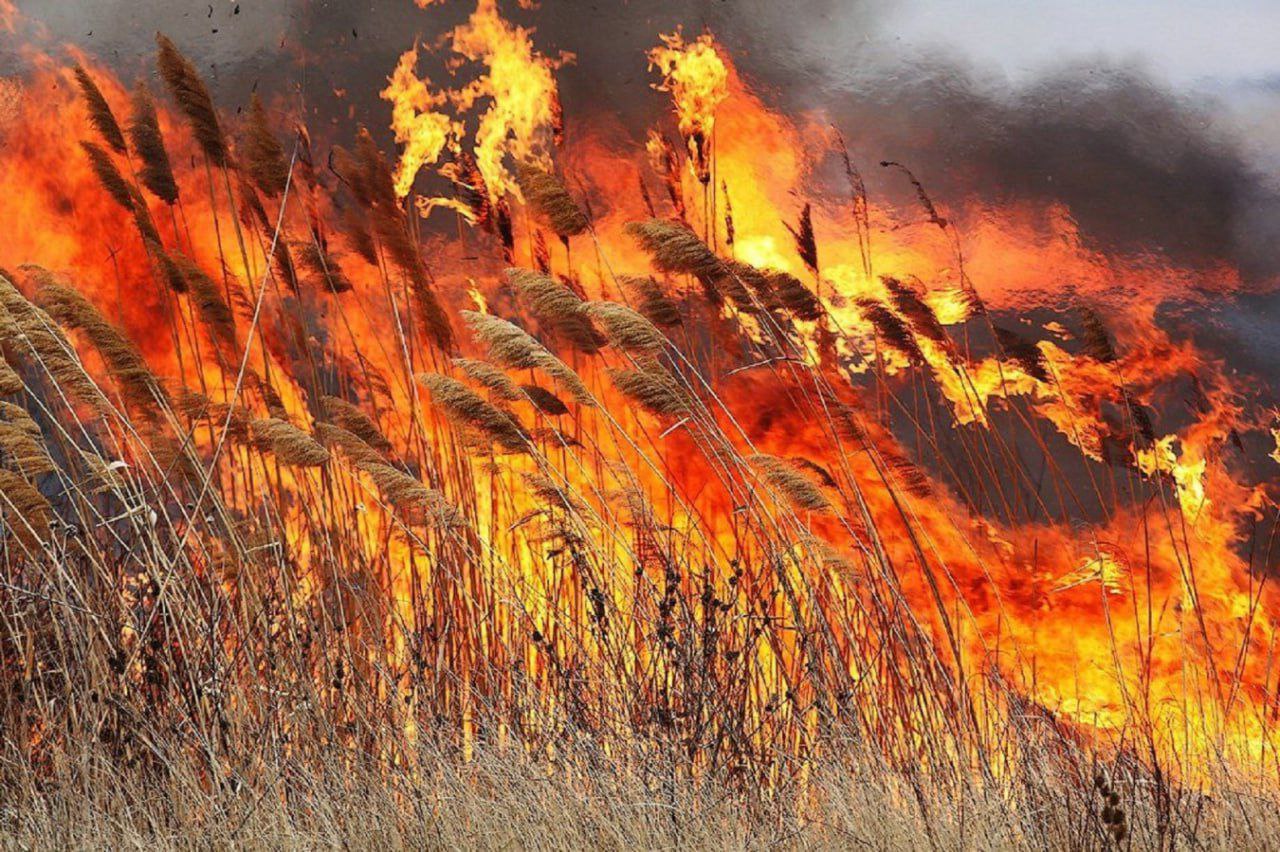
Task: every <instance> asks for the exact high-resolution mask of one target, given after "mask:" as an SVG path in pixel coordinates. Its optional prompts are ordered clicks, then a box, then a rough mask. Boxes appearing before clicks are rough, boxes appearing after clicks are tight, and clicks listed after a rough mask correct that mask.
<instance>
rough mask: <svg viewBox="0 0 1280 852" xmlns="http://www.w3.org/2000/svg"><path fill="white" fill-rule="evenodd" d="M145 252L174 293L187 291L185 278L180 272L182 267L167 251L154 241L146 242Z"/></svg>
mask: <svg viewBox="0 0 1280 852" xmlns="http://www.w3.org/2000/svg"><path fill="white" fill-rule="evenodd" d="M147 254H148V255H150V257H151V259H152V261H153V262H154V263H155V267H156V271H157V272H158V273H159V274H160V279H161V280H162V281H164V283H165V286H167V287H168V288H169V289H170V290H172V291H173V292H174V293H185V292H187V279H186V276H185V275H183V274H182V269H181V268H180V267H179V266H178V264H177V262H176V261H174V259H173V258H172V257H170V256H169V253H168V252H166V251H165V250H164V248H163V247H162V246H161V245H160V244H159V243H155V242H148V243H147Z"/></svg>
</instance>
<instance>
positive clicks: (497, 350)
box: [462, 311, 595, 406]
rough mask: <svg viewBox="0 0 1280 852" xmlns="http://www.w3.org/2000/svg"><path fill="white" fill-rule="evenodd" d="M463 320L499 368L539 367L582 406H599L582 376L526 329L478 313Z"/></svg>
mask: <svg viewBox="0 0 1280 852" xmlns="http://www.w3.org/2000/svg"><path fill="white" fill-rule="evenodd" d="M462 319H463V321H464V322H465V323H466V324H467V326H468V327H469V328H470V329H471V333H472V335H474V336H475V338H476V340H477V341H479V342H480V343H482V344H484V346H485V347H486V348H487V349H488V351H489V355H490V357H492V358H493V359H494V360H495V361H497V362H498V363H499V364H502V365H504V366H506V367H510V368H512V369H516V370H531V369H534V368H535V367H536V368H537V369H539V370H542V372H544V373H546V374H547V375H548V376H550V377H551V378H552V379H553V380H555V382H556V384H558V385H560V387H561V388H563V389H564V390H565V391H566V392H567V393H568V394H569V395H570V396H571V397H573V399H574V401H575V402H577V403H578V404H579V405H587V406H592V405H595V399H594V398H593V397H592V396H591V392H590V391H589V390H587V386H586V385H585V384H583V382H582V379H580V378H579V377H578V374H577V373H575V372H573V370H571V369H569V367H568V365H566V364H565V363H564V362H563V361H561V360H560V359H559V358H557V357H556V356H555V355H552V354H551V352H549V351H548V350H547V348H546V347H545V346H543V345H542V344H541V343H539V342H538V341H537V340H535V339H534V338H533V336H532V335H530V334H529V333H528V332H527V331H525V330H524V329H522V328H520V327H519V326H517V325H515V324H514V323H511V322H508V321H507V320H504V319H502V318H501V317H495V316H493V315H492V314H481V313H476V312H475V311H463V312H462Z"/></svg>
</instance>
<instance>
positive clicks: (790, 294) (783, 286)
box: [769, 270, 823, 322]
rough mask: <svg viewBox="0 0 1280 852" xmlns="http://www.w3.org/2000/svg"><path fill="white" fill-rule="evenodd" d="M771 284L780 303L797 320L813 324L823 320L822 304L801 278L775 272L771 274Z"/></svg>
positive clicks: (787, 273)
mask: <svg viewBox="0 0 1280 852" xmlns="http://www.w3.org/2000/svg"><path fill="white" fill-rule="evenodd" d="M769 283H770V285H771V287H772V290H773V293H774V296H775V297H776V298H777V300H778V303H779V304H780V305H781V306H782V307H783V308H786V309H787V310H788V311H790V312H791V315H792V316H793V317H795V318H796V319H798V320H804V321H806V322H813V321H815V320H819V319H821V318H822V314H823V310H822V303H821V302H819V301H818V297H817V296H815V295H814V294H813V291H811V290H810V289H809V288H808V287H806V286H805V284H804V282H802V281H801V280H800V279H799V278H797V277H795V276H794V275H792V274H791V273H789V272H780V271H776V270H775V271H771V272H770V273H769Z"/></svg>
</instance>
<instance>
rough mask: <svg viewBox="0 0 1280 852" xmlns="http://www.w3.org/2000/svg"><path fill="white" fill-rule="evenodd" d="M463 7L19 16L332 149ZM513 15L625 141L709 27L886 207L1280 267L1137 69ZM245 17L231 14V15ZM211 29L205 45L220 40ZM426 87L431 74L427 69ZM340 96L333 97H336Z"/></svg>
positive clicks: (1221, 167)
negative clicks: (161, 51)
mask: <svg viewBox="0 0 1280 852" xmlns="http://www.w3.org/2000/svg"><path fill="white" fill-rule="evenodd" d="M472 7H473V4H472V3H470V2H463V0H451V2H448V3H445V4H444V5H442V6H438V7H433V8H432V9H430V10H428V11H425V12H424V11H421V10H419V9H417V8H416V7H415V6H414V5H413V3H411V2H410V0H363V2H344V0H270V2H267V0H245V2H243V3H241V4H240V5H239V6H238V7H237V5H236V4H235V3H233V2H230V0H216V2H214V3H213V5H209V4H208V3H200V2H196V3H189V2H177V3H174V2H170V0H108V2H99V3H94V4H85V3H83V2H81V0H31V2H27V3H25V4H24V6H23V11H24V13H25V14H26V15H28V16H29V17H31V18H34V19H39V20H42V21H44V22H46V23H47V25H48V27H49V29H50V31H51V34H52V36H53V37H54V38H56V39H59V40H66V41H70V42H72V43H75V44H78V45H82V46H84V47H85V49H86V50H88V51H89V52H91V53H94V54H95V55H97V56H99V57H100V58H102V59H103V60H104V61H107V62H108V63H110V64H112V65H114V66H116V67H117V68H119V70H121V71H122V72H123V73H126V74H136V73H142V72H144V71H145V70H146V69H147V68H148V67H149V65H148V57H149V54H150V49H151V38H152V36H153V34H154V31H155V30H156V29H163V30H165V31H166V32H168V33H169V34H170V35H171V36H173V37H174V38H175V39H177V40H178V41H179V43H180V44H181V45H182V46H183V47H184V49H186V50H187V51H188V52H189V53H190V54H191V55H192V56H193V58H195V59H196V60H197V63H198V64H199V65H200V66H201V67H202V68H204V69H206V71H207V72H208V73H209V75H210V78H211V81H212V83H213V85H214V88H215V92H216V94H217V95H218V96H219V99H220V101H221V102H222V103H224V104H242V103H244V102H245V100H246V99H247V97H248V93H249V91H250V90H251V89H254V88H257V89H258V90H259V91H261V92H263V93H264V94H266V95H267V96H268V97H270V96H275V97H277V98H280V99H285V100H286V101H287V102H290V103H294V104H297V103H304V104H305V105H306V109H307V111H308V113H309V115H308V121H309V122H310V123H311V124H312V125H313V126H318V127H317V129H318V130H320V132H321V133H323V128H324V126H325V125H332V126H333V127H334V131H333V133H334V135H335V137H336V138H335V139H334V141H343V140H342V139H341V136H342V135H343V134H346V133H349V132H350V130H349V127H348V125H349V124H350V118H349V117H348V116H349V115H350V116H351V117H354V119H355V120H356V121H359V122H362V123H365V124H367V125H369V126H370V127H371V128H373V129H375V130H377V131H379V132H382V133H384V136H383V138H384V140H385V141H386V142H387V144H388V147H389V140H387V139H386V136H385V131H384V128H385V125H386V123H387V114H386V113H387V110H386V106H385V105H384V104H382V103H381V102H380V101H378V100H377V98H376V95H375V93H376V91H377V90H378V89H379V88H380V87H381V85H382V82H383V80H384V78H385V76H386V74H387V73H388V71H389V70H390V69H391V67H392V66H393V65H394V63H395V60H396V58H397V56H398V55H399V54H400V52H401V51H403V50H404V49H405V48H407V47H408V46H410V45H411V44H412V43H413V40H414V37H415V36H419V37H420V38H421V39H422V41H423V43H424V44H431V43H433V42H435V41H436V40H437V39H438V38H439V37H440V36H441V34H443V33H445V32H447V31H448V30H449V29H450V28H451V27H453V26H454V25H456V24H457V23H459V22H460V21H462V20H464V19H465V18H466V16H467V15H468V14H469V12H470V10H471V8H472ZM503 7H504V11H506V12H507V13H508V14H509V15H510V17H511V18H512V19H513V20H516V21H518V22H520V23H523V24H526V25H529V24H532V25H534V26H535V27H536V28H537V34H536V36H535V40H536V42H537V43H538V45H539V47H540V48H541V49H542V50H543V51H544V52H546V53H549V54H554V53H557V52H558V51H561V50H567V51H571V52H573V53H575V54H576V56H577V60H576V62H575V63H574V64H573V65H572V66H570V67H568V68H566V69H564V70H563V71H561V73H560V75H559V79H560V81H561V87H562V94H563V97H564V101H565V108H566V114H567V116H568V119H569V122H570V125H569V129H570V132H572V131H573V122H574V121H575V120H579V121H580V120H584V117H586V116H593V117H594V116H599V115H600V114H609V115H611V116H613V117H614V118H616V119H617V121H618V122H619V124H620V126H621V127H622V128H623V129H624V130H626V131H629V132H631V133H633V134H635V135H636V136H637V137H638V136H639V135H640V134H641V133H642V131H643V129H644V128H645V127H646V126H647V125H648V124H650V123H651V122H652V121H654V119H655V118H656V117H658V116H659V115H660V114H661V111H662V110H663V109H665V107H666V105H665V102H664V100H663V97H662V96H660V95H657V94H655V93H654V92H652V91H651V90H650V88H649V83H650V82H651V80H652V77H651V75H650V74H649V73H648V72H647V71H646V67H645V59H644V53H645V51H646V50H647V49H649V48H650V47H652V46H653V45H654V43H655V37H656V34H657V33H658V32H666V31H670V30H673V29H675V28H676V27H677V26H680V25H683V27H684V28H685V30H686V32H688V33H696V32H697V31H699V30H701V29H702V28H703V27H709V28H710V29H711V30H712V31H713V32H715V33H716V35H717V37H718V38H720V40H721V41H723V42H724V43H725V44H726V45H727V46H728V48H729V49H730V51H731V52H732V54H733V56H734V59H735V62H736V63H737V65H738V67H739V68H740V70H741V71H742V72H743V74H744V75H745V76H746V77H747V78H748V79H749V80H750V81H752V82H753V83H754V84H756V85H757V86H758V87H759V89H760V90H761V92H762V93H763V95H764V96H765V97H766V99H767V100H769V101H771V102H772V103H774V104H776V105H777V106H778V107H780V108H783V109H788V110H801V109H803V110H821V111H822V112H823V114H825V116H826V117H828V118H829V120H831V121H832V122H833V123H835V124H836V125H838V126H839V127H840V128H841V129H842V130H843V132H844V135H845V136H846V138H847V139H848V140H849V142H850V145H851V148H852V150H853V153H854V155H855V157H856V158H857V159H858V160H859V161H860V163H861V164H862V165H863V170H864V171H865V172H867V174H868V177H869V178H871V179H872V180H871V188H872V190H873V192H876V193H877V194H879V195H882V196H887V197H890V198H893V199H895V200H901V201H903V202H908V201H909V195H908V194H907V192H906V187H904V186H903V182H902V180H901V178H900V176H894V175H890V174H885V173H882V172H881V171H880V170H879V169H876V168H875V167H874V165H873V164H874V163H875V162H878V161H879V160H882V159H892V160H897V161H900V162H904V163H906V164H908V165H909V166H911V168H912V169H913V170H914V171H915V172H916V173H917V174H918V175H919V177H920V178H921V179H922V180H923V181H924V182H925V184H926V185H927V186H928V187H929V189H930V191H931V192H932V193H933V194H934V195H935V196H936V197H937V199H938V200H939V201H940V202H942V203H944V204H947V203H951V204H952V205H954V204H955V203H956V202H959V201H961V200H966V199H974V200H977V201H981V202H1005V201H1010V200H1028V201H1034V202H1060V203H1062V204H1065V205H1067V207H1068V208H1069V210H1070V212H1071V215H1072V216H1073V217H1074V218H1075V220H1076V221H1077V222H1078V224H1079V225H1080V228H1081V231H1082V234H1083V235H1084V237H1085V239H1087V240H1088V241H1089V242H1090V243H1092V244H1093V245H1095V246H1097V247H1099V248H1102V249H1106V250H1111V251H1117V250H1118V251H1125V252H1154V253H1162V254H1164V255H1167V256H1169V257H1170V258H1172V259H1174V260H1177V261H1180V262H1188V263H1200V262H1206V261H1210V260H1214V259H1221V260H1227V261H1230V262H1233V263H1235V264H1237V265H1239V266H1240V267H1241V268H1242V269H1244V270H1245V271H1246V272H1247V273H1250V274H1253V275H1258V276H1262V275H1271V274H1273V273H1275V272H1276V271H1278V270H1280V267H1278V266H1277V253H1276V252H1275V251H1274V249H1273V248H1272V247H1273V246H1275V245H1277V239H1276V238H1277V237H1278V236H1280V234H1278V233H1277V225H1276V224H1275V223H1277V222H1280V215H1277V214H1278V213H1280V196H1278V195H1277V192H1276V190H1275V188H1274V187H1273V186H1271V185H1270V184H1269V183H1267V182H1266V181H1264V180H1263V179H1262V178H1261V177H1260V176H1259V175H1258V174H1257V173H1256V170H1255V168H1254V167H1253V165H1252V164H1251V161H1250V159H1249V158H1248V157H1247V156H1246V155H1245V153H1244V149H1243V147H1242V146H1241V144H1240V141H1239V140H1238V139H1237V138H1236V137H1235V136H1234V135H1233V134H1232V133H1231V132H1229V131H1228V130H1225V129H1223V128H1222V127H1221V126H1220V125H1219V123H1218V121H1217V119H1218V117H1219V116H1220V115H1221V113H1222V111H1221V110H1220V109H1218V108H1217V106H1216V105H1215V104H1214V103H1213V102H1211V101H1208V100H1195V99H1193V98H1192V97H1190V96H1188V95H1186V94H1175V93H1173V92H1171V91H1169V90H1167V89H1165V88H1162V87H1161V86H1159V85H1157V84H1156V83H1154V82H1153V81H1152V80H1151V79H1150V78H1148V77H1147V76H1146V75H1145V74H1144V73H1143V72H1142V71H1140V70H1138V69H1136V68H1133V67H1124V66H1120V67H1117V66H1113V65H1109V64H1107V63H1106V62H1103V61H1099V62H1096V63H1090V64H1088V65H1079V66H1071V67H1063V68H1059V69H1057V70H1053V71H1050V72H1047V73H1045V74H1044V75H1042V76H1041V77H1040V78H1039V79H1036V80H1034V81H1032V82H1030V83H1028V84H1025V85H1021V86H1018V87H1014V86H1011V85H1010V84H1009V83H1008V82H1007V81H1005V80H1003V79H1001V78H999V77H994V76H988V75H984V74H983V73H982V71H981V70H980V69H974V68H972V67H969V66H967V65H966V64H965V63H963V62H962V61H960V60H958V59H955V58H949V57H946V56H939V55H927V54H920V53H911V54H904V53H903V52H902V49H901V48H899V47H897V46H896V42H895V40H894V37H893V33H892V32H888V31H885V29H884V27H885V26H886V23H885V22H886V18H887V16H886V15H885V14H884V13H885V10H886V8H887V6H886V5H885V3H884V2H881V0H865V2H855V3H850V2H842V0H799V1H798V2H787V3H780V2H772V0H736V2H724V1H723V0H679V2H671V0H668V2H658V0H633V2H626V3H615V2H603V0H602V1H601V2H594V3H592V2H582V0H545V2H544V3H543V5H542V8H541V10H539V11H538V12H535V13H526V12H523V11H521V10H519V9H517V8H515V4H514V3H505V4H503ZM237 8H238V9H239V12H238V13H237V12H236V11H235V10H236V9H237ZM214 30H217V32H214ZM423 67H424V70H426V71H427V73H429V74H430V76H431V77H432V78H433V79H434V80H436V81H438V82H439V81H444V80H446V79H447V77H446V75H445V73H444V72H443V70H442V68H441V67H440V66H439V64H438V62H436V63H435V64H434V66H433V62H432V60H431V59H430V58H426V57H424V61H423ZM336 89H341V90H345V94H344V95H343V96H341V97H339V96H338V95H337V94H336V93H335V90H336Z"/></svg>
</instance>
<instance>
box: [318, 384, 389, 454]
mask: <svg viewBox="0 0 1280 852" xmlns="http://www.w3.org/2000/svg"><path fill="white" fill-rule="evenodd" d="M320 406H321V408H322V409H323V410H324V414H325V417H326V418H328V419H329V420H330V421H331V422H332V423H333V424H334V425H336V426H339V427H341V428H343V429H345V430H347V431H348V432H350V433H352V434H353V435H355V436H357V437H358V438H359V439H360V440H362V441H364V442H365V443H366V444H368V445H369V446H371V447H373V448H374V449H376V450H378V451H379V452H382V453H385V452H389V451H390V450H391V442H390V441H388V440H387V436H386V435H384V434H382V430H381V429H379V428H378V424H377V423H375V422H373V418H371V417H370V416H369V415H367V414H365V413H364V412H363V411H361V410H360V409H359V408H356V407H355V406H354V405H352V404H351V403H350V402H347V401H346V400H345V399H342V398H340V397H336V396H322V397H320Z"/></svg>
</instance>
